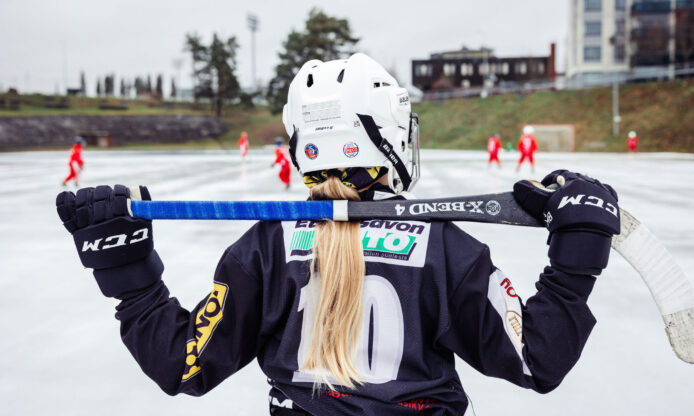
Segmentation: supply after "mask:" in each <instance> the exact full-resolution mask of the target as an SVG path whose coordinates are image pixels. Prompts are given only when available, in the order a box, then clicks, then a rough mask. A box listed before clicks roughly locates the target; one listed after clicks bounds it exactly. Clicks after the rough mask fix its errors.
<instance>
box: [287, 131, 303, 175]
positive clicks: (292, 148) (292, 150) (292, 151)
mask: <svg viewBox="0 0 694 416" xmlns="http://www.w3.org/2000/svg"><path fill="white" fill-rule="evenodd" d="M292 127H294V133H292V137H290V138H289V157H290V158H291V159H292V164H293V165H294V167H295V168H296V170H298V171H299V172H301V169H300V168H299V164H298V163H297V162H296V140H297V137H296V126H292Z"/></svg>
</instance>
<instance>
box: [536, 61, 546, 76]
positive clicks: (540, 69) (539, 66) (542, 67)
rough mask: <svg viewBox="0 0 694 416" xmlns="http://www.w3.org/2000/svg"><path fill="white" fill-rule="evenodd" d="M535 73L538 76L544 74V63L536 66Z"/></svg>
mask: <svg viewBox="0 0 694 416" xmlns="http://www.w3.org/2000/svg"><path fill="white" fill-rule="evenodd" d="M537 73H538V74H544V73H545V64H544V62H540V63H538V64H537Z"/></svg>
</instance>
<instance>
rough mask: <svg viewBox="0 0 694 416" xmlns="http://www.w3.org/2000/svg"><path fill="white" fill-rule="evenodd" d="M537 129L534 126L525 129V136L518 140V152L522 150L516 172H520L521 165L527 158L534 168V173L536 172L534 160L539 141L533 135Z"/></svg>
mask: <svg viewBox="0 0 694 416" xmlns="http://www.w3.org/2000/svg"><path fill="white" fill-rule="evenodd" d="M534 132H535V129H533V127H532V126H525V127H523V135H522V136H521V138H520V140H518V150H520V153H521V157H520V159H519V160H518V166H516V171H518V170H520V167H521V164H522V163H523V161H524V160H525V159H526V158H527V159H528V161H529V162H530V166H532V170H533V172H534V171H535V160H533V153H535V150H537V141H536V140H535V136H534V135H533V133H534Z"/></svg>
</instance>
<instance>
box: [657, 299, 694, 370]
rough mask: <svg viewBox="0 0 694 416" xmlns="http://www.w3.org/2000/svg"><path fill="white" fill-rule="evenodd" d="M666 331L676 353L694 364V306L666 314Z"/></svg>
mask: <svg viewBox="0 0 694 416" xmlns="http://www.w3.org/2000/svg"><path fill="white" fill-rule="evenodd" d="M663 319H664V320H665V333H666V334H667V337H668V339H669V340H670V345H672V349H673V350H675V354H677V356H678V357H679V358H680V359H681V360H682V361H685V362H687V363H689V364H694V308H689V309H686V310H683V311H679V312H675V313H671V314H668V315H664V316H663Z"/></svg>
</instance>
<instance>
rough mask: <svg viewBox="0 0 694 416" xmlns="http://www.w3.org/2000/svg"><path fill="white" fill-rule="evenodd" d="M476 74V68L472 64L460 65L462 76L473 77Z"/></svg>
mask: <svg viewBox="0 0 694 416" xmlns="http://www.w3.org/2000/svg"><path fill="white" fill-rule="evenodd" d="M474 72H475V67H474V66H472V64H460V75H463V76H467V75H472V74H473V73H474Z"/></svg>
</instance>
